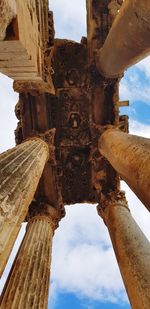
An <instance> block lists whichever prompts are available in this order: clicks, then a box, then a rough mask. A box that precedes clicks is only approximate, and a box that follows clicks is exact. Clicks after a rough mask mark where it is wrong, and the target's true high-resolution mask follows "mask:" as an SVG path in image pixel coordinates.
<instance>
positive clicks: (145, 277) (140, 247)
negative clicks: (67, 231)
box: [98, 192, 150, 309]
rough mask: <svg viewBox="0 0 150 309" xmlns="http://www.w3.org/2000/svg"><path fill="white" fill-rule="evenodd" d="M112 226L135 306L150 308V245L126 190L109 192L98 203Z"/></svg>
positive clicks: (117, 255) (111, 234) (109, 228)
mask: <svg viewBox="0 0 150 309" xmlns="http://www.w3.org/2000/svg"><path fill="white" fill-rule="evenodd" d="M98 213H99V215H100V216H101V217H102V218H103V220H104V222H105V224H106V225H107V227H108V230H109V234H110V237H111V241H112V244H113V247H114V251H115V254H116V258H117V261H118V265H119V268H120V271H121V275H122V278H123V281H124V284H125V287H126V291H127V294H128V297H129V300H130V303H131V306H132V308H133V309H141V308H142V309H149V308H150V244H149V241H148V240H147V238H146V237H145V235H144V234H143V232H142V231H141V230H140V228H139V227H138V225H137V224H136V222H135V221H134V219H133V218H132V216H131V214H130V211H129V208H128V205H127V202H126V199H125V196H124V193H123V192H112V193H110V194H108V196H107V197H105V199H104V200H103V201H101V203H100V205H99V206H98Z"/></svg>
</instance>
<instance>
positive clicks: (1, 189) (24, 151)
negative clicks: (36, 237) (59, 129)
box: [0, 138, 49, 275]
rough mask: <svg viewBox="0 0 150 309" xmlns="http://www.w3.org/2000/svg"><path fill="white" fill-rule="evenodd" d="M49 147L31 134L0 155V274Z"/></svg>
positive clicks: (24, 214) (47, 155)
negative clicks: (28, 138) (30, 136)
mask: <svg viewBox="0 0 150 309" xmlns="http://www.w3.org/2000/svg"><path fill="white" fill-rule="evenodd" d="M48 157H49V148H48V146H47V144H46V143H45V142H44V141H43V140H42V139H40V138H35V139H34V138H33V139H31V140H28V141H26V142H24V143H22V144H21V145H19V146H17V147H15V148H13V149H10V150H8V151H6V152H4V153H2V154H1V155H0V261H1V263H0V275H1V274H2V272H3V270H4V267H5V265H6V262H7V259H8V257H9V254H10V252H11V249H12V247H13V244H14V242H15V240H16V237H17V235H18V232H19V230H20V227H21V223H22V222H23V221H24V219H25V216H26V214H27V211H28V206H29V204H30V203H31V201H32V199H33V197H34V193H35V191H36V188H37V185H38V183H39V179H40V177H41V174H42V172H43V168H44V166H45V163H46V161H47V159H48Z"/></svg>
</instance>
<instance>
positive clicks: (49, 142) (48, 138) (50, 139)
mask: <svg viewBox="0 0 150 309" xmlns="http://www.w3.org/2000/svg"><path fill="white" fill-rule="evenodd" d="M55 132H56V129H55V128H52V129H50V130H48V131H46V132H44V133H41V134H37V135H35V136H31V137H29V138H27V139H26V140H25V141H28V140H38V139H40V140H42V141H43V142H44V144H45V146H46V147H47V148H48V152H49V156H48V161H49V162H50V163H51V165H52V166H55V165H56V159H55V146H54V137H55Z"/></svg>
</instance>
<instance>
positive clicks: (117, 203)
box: [97, 190, 130, 223]
mask: <svg viewBox="0 0 150 309" xmlns="http://www.w3.org/2000/svg"><path fill="white" fill-rule="evenodd" d="M109 207H124V208H126V209H127V210H128V211H129V212H130V209H129V207H128V202H127V200H126V196H125V192H124V191H120V190H116V191H112V192H109V193H108V194H107V195H105V196H104V195H102V198H101V201H100V203H99V205H98V206H97V212H98V214H99V216H100V217H102V219H103V220H104V222H105V223H106V220H105V217H106V216H107V212H108V211H109Z"/></svg>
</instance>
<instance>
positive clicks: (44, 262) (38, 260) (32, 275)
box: [0, 204, 58, 309]
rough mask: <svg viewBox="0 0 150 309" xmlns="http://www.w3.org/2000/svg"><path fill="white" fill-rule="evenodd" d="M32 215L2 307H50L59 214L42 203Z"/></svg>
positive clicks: (14, 308) (40, 308)
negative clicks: (54, 244) (49, 293)
mask: <svg viewBox="0 0 150 309" xmlns="http://www.w3.org/2000/svg"><path fill="white" fill-rule="evenodd" d="M32 215H33V217H32V218H31V219H30V220H29V222H28V225H27V230H26V234H25V237H24V239H23V241H22V244H21V246H20V249H19V252H18V255H17V257H16V259H15V262H14V264H13V267H12V270H11V273H10V275H9V277H8V280H7V282H6V285H5V287H4V290H3V293H2V297H1V306H0V307H1V309H6V308H7V309H10V308H13V309H30V308H32V309H34V308H36V309H37V308H39V309H46V308H47V303H48V291H49V279H50V263H51V252H52V237H53V234H54V230H55V228H56V227H57V226H58V213H57V211H56V210H55V209H54V208H53V207H51V206H49V205H45V204H41V205H40V209H39V208H38V209H37V211H36V209H35V212H33V214H32Z"/></svg>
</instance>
